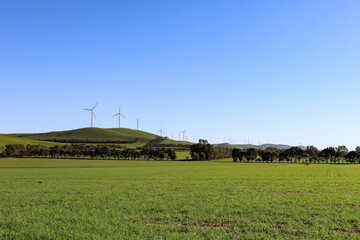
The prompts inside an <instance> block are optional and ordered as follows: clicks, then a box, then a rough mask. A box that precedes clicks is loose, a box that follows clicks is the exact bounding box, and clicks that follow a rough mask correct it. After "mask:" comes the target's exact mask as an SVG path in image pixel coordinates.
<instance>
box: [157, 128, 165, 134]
mask: <svg viewBox="0 0 360 240" xmlns="http://www.w3.org/2000/svg"><path fill="white" fill-rule="evenodd" d="M157 132H159V133H160V136H162V135H163V133H164V131H163V130H162V126H161V128H160V130H159V131H157Z"/></svg>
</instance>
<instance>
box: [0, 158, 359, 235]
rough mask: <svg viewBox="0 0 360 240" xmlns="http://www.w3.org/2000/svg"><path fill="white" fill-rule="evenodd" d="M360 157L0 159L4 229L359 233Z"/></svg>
mask: <svg viewBox="0 0 360 240" xmlns="http://www.w3.org/2000/svg"><path fill="white" fill-rule="evenodd" d="M359 173H360V165H354V164H314V165H304V164H277V163H268V164H266V163H233V162H231V160H230V161H210V162H182V161H108V160H59V159H56V160H54V159H0V239H359V238H360V174H359Z"/></svg>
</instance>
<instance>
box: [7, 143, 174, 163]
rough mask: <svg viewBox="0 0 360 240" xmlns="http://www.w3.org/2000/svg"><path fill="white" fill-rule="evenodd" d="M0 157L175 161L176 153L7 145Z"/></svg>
mask: <svg viewBox="0 0 360 240" xmlns="http://www.w3.org/2000/svg"><path fill="white" fill-rule="evenodd" d="M0 157H16V158H26V157H32V158H77V159H81V158H86V159H134V160H135V159H137V160H175V159H176V152H175V150H174V149H172V148H144V149H142V150H140V151H137V150H135V149H131V148H124V149H118V148H114V147H111V146H109V145H85V144H69V145H55V146H52V147H47V146H43V145H23V144H8V145H6V146H5V148H4V150H3V151H2V152H1V153H0Z"/></svg>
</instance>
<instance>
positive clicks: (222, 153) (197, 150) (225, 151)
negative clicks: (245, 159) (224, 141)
mask: <svg viewBox="0 0 360 240" xmlns="http://www.w3.org/2000/svg"><path fill="white" fill-rule="evenodd" d="M231 154H232V149H231V148H227V147H219V146H215V145H211V144H209V143H208V141H207V140H204V139H200V140H199V143H197V144H193V145H191V147H190V155H191V158H192V160H213V159H221V158H229V157H231Z"/></svg>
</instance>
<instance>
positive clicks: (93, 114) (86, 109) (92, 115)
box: [83, 103, 97, 127]
mask: <svg viewBox="0 0 360 240" xmlns="http://www.w3.org/2000/svg"><path fill="white" fill-rule="evenodd" d="M96 105H97V103H96V104H95V106H94V107H93V108H84V109H83V110H85V111H90V112H91V127H93V123H94V117H95V118H96V116H95V113H94V109H95V107H96Z"/></svg>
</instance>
